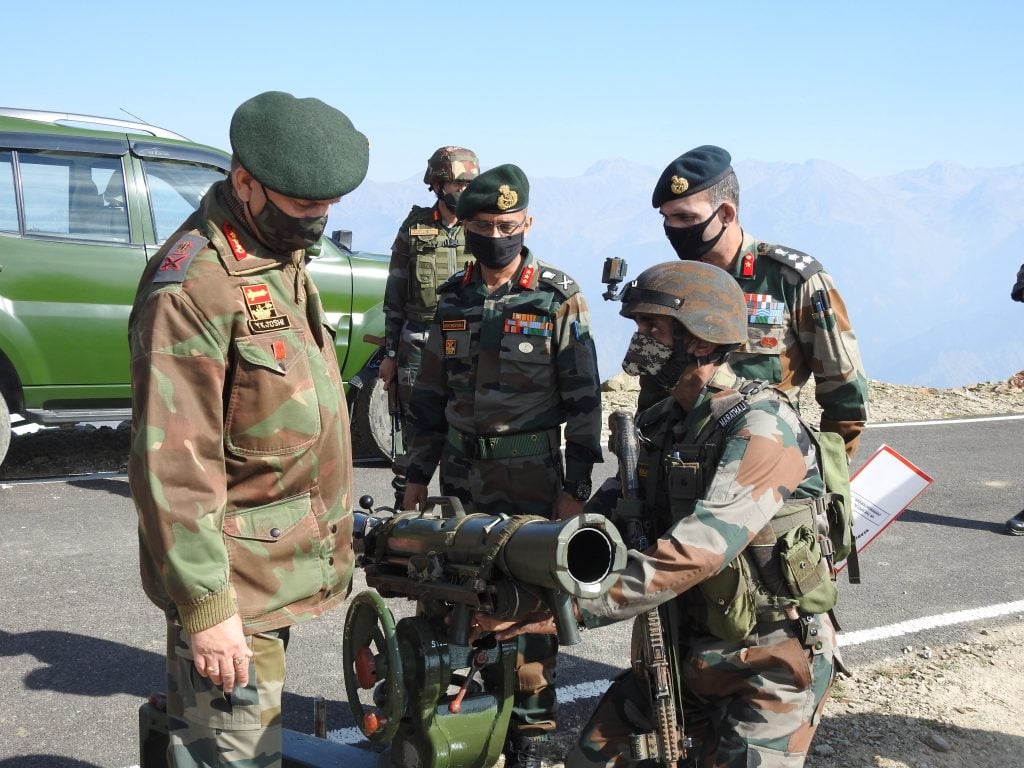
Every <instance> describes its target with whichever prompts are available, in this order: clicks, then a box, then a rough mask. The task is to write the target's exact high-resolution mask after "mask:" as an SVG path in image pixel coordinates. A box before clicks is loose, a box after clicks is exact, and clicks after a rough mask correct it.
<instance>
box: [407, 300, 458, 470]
mask: <svg viewBox="0 0 1024 768" xmlns="http://www.w3.org/2000/svg"><path fill="white" fill-rule="evenodd" d="M443 337H444V334H442V333H441V327H440V325H439V324H438V323H437V321H436V320H435V321H434V322H433V323H431V326H430V334H429V335H428V336H427V344H426V346H425V347H424V348H423V359H422V362H421V363H420V372H419V375H418V376H417V377H416V384H415V385H414V386H413V390H412V400H411V401H410V403H409V415H408V418H407V422H406V424H407V429H408V432H409V434H408V435H407V436H406V455H407V457H408V462H409V464H408V469H407V470H406V477H407V478H408V480H409V482H411V483H423V484H424V485H426V484H427V483H429V482H430V479H431V478H432V477H433V476H434V471H435V470H436V469H437V465H438V462H440V461H441V452H442V450H444V443H445V440H446V439H447V436H448V419H447V416H446V410H447V407H448V398H449V394H450V393H449V391H448V380H447V376H446V372H445V366H444V355H443V344H444V340H443Z"/></svg>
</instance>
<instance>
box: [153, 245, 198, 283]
mask: <svg viewBox="0 0 1024 768" xmlns="http://www.w3.org/2000/svg"><path fill="white" fill-rule="evenodd" d="M208 242H210V241H209V240H207V239H206V238H205V237H203V236H202V235H182V236H181V237H179V238H178V240H177V242H175V243H174V245H172V246H171V247H170V249H169V250H168V251H167V255H166V256H164V258H163V261H161V262H160V266H159V267H157V269H156V274H155V275H153V282H154V283H180V282H181V281H182V280H184V279H185V270H187V269H188V265H189V264H190V263H191V261H192V259H193V257H194V256H195V255H196V254H197V253H199V251H201V250H203V248H204V247H205V246H206V244H207V243H208Z"/></svg>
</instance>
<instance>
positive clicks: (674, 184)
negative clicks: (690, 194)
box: [669, 176, 690, 195]
mask: <svg viewBox="0 0 1024 768" xmlns="http://www.w3.org/2000/svg"><path fill="white" fill-rule="evenodd" d="M689 188H690V182H688V181H687V180H686V179H684V178H681V177H679V176H673V177H672V181H671V182H670V185H669V189H671V190H672V194H673V195H681V194H683V193H684V192H685V191H686V190H687V189H689Z"/></svg>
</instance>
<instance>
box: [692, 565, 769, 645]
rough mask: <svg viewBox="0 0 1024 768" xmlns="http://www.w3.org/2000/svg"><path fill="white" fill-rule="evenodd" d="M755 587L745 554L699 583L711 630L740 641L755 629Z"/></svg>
mask: <svg viewBox="0 0 1024 768" xmlns="http://www.w3.org/2000/svg"><path fill="white" fill-rule="evenodd" d="M752 587H753V579H752V578H751V573H750V566H749V565H748V563H747V559H746V558H745V557H743V555H742V554H741V555H740V556H739V557H737V558H735V559H733V561H732V562H731V563H729V564H728V565H727V566H725V568H723V569H722V571H721V572H719V573H717V574H715V575H714V576H712V577H711V578H710V579H706V580H705V581H702V582H701V583H700V584H699V585H698V588H699V589H700V592H701V595H702V596H703V597H704V603H705V604H706V606H707V613H706V615H705V617H704V621H705V623H706V624H707V630H708V632H710V633H711V634H712V635H714V636H715V637H718V638H721V639H722V640H726V641H729V642H739V641H740V640H742V639H743V638H745V637H746V636H747V635H749V634H750V633H751V632H752V631H753V630H754V626H755V625H756V624H757V620H758V615H757V608H756V605H755V601H754V594H753V589H752Z"/></svg>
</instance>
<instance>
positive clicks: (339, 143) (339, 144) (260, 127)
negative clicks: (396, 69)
mask: <svg viewBox="0 0 1024 768" xmlns="http://www.w3.org/2000/svg"><path fill="white" fill-rule="evenodd" d="M230 136H231V149H232V151H233V152H234V153H235V156H236V157H237V158H238V161H239V162H240V163H241V164H242V167H243V168H245V170H247V171H248V172H249V173H251V174H252V175H253V176H254V177H255V178H256V180H257V181H258V182H260V183H261V184H263V185H264V186H267V187H270V188H271V189H273V190H275V191H277V192H280V193H281V194H282V195H288V196H289V197H297V198H299V199H301V200H330V199H331V198H334V197H341V196H342V195H347V194H348V193H349V192H351V191H352V190H353V189H355V188H356V187H358V186H359V184H360V182H362V180H363V178H364V177H365V176H366V168H367V165H368V164H369V162H370V144H369V142H368V141H367V139H366V137H365V136H364V135H363V134H361V133H360V132H359V131H357V130H356V129H355V128H354V127H353V125H352V121H351V120H349V119H348V117H346V116H345V113H344V112H340V111H339V110H337V109H335V108H334V107H332V106H330V105H328V104H324V103H323V102H322V101H320V99H297V98H295V97H294V96H292V95H291V94H290V93H283V92H282V91H267V92H266V93H261V94H259V95H258V96H253V97H252V98H251V99H249V100H248V101H246V102H243V103H242V105H241V106H239V107H238V109H236V110H235V114H234V115H233V116H232V118H231V131H230Z"/></svg>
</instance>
